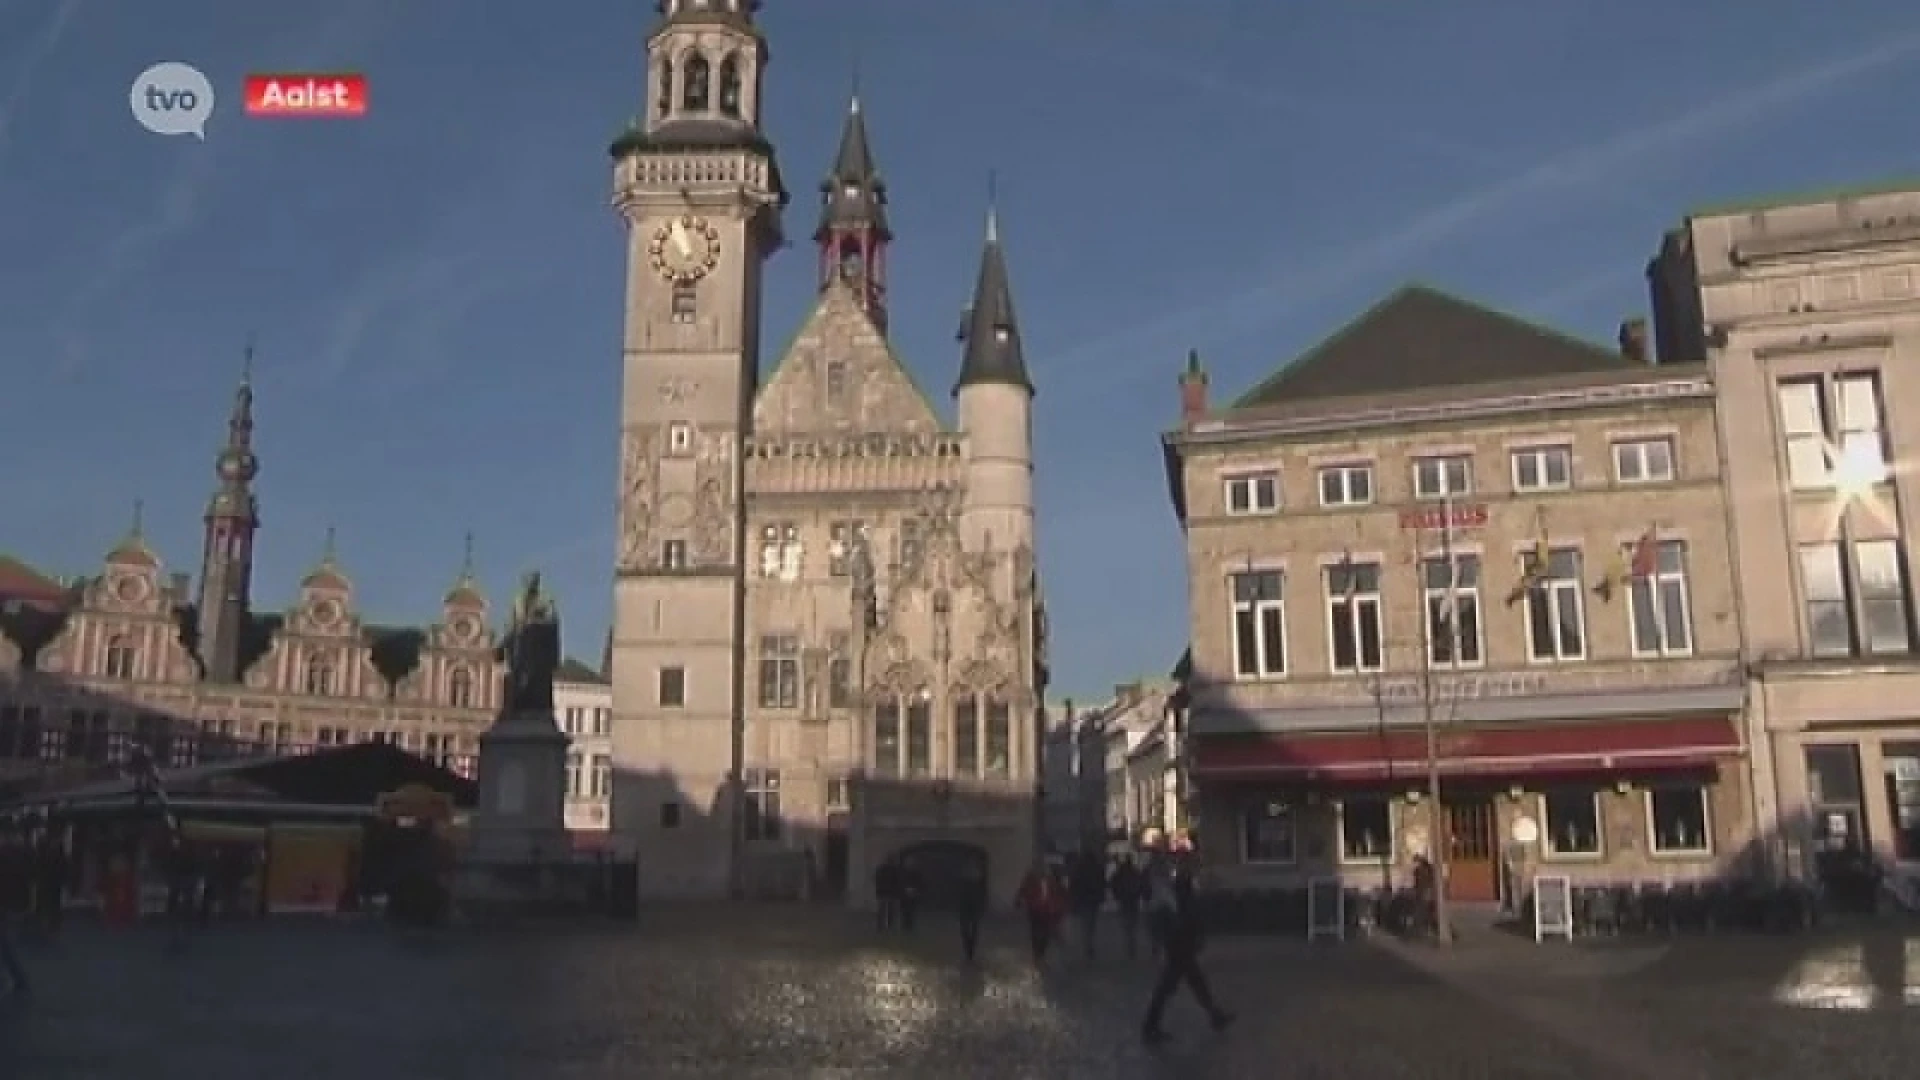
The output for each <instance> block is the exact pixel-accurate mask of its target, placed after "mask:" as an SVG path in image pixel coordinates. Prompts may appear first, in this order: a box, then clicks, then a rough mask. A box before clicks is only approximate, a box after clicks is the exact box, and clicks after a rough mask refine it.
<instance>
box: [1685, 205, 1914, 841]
mask: <svg viewBox="0 0 1920 1080" xmlns="http://www.w3.org/2000/svg"><path fill="white" fill-rule="evenodd" d="M1648 273H1649V277H1650V279H1651V282H1652V286H1653V298H1654V312H1655V328H1656V332H1657V336H1658V338H1659V341H1660V346H1661V349H1662V351H1663V353H1664V354H1666V355H1671V356H1677V357H1679V358H1682V359H1686V360H1690V361H1704V362H1705V363H1706V365H1707V366H1708V367H1709V368H1710V370H1711V371H1712V373H1713V377H1714V380H1715V383H1716V385H1717V387H1718V391H1719V402H1720V416H1721V423H1720V428H1719V442H1720V450H1721V453H1722V456H1723V457H1724V459H1725V461H1726V466H1725V468H1726V485H1727V489H1728V491H1729V493H1730V500H1731V506H1732V518H1731V520H1732V522H1733V543H1732V557H1733V566H1734V568H1735V578H1736V581H1737V583H1738V587H1739V588H1738V594H1739V603H1738V604H1737V605H1736V607H1735V613H1736V615H1737V617H1738V619H1739V621H1740V624H1741V627H1742V632H1743V635H1744V638H1745V641H1746V649H1747V659H1748V661H1749V671H1750V672H1751V674H1752V684H1751V692H1750V694H1749V701H1750V702H1751V706H1750V721H1751V726H1750V730H1749V733H1748V738H1749V740H1750V741H1751V743H1752V746H1753V756H1754V773H1755V778H1756V780H1755V788H1756V794H1757V803H1758V807H1759V822H1760V824H1761V826H1762V828H1763V829H1764V830H1766V831H1767V832H1769V833H1771V834H1774V835H1775V836H1777V837H1778V839H1779V841H1780V842H1779V843H1778V844H1777V845H1775V847H1774V850H1773V854H1775V855H1777V856H1778V857H1779V858H1780V860H1781V861H1780V864H1779V865H1781V866H1782V868H1784V869H1786V870H1787V871H1789V872H1792V873H1803V872H1805V871H1807V870H1809V869H1811V868H1812V864H1813V863H1814V861H1815V860H1814V858H1813V856H1814V855H1815V853H1817V852H1820V851H1825V850H1838V849H1845V848H1848V847H1856V848H1859V849H1861V850H1871V851H1873V852H1876V853H1877V854H1878V855H1879V856H1880V857H1881V859H1882V861H1883V862H1887V863H1898V864H1902V865H1903V866H1904V868H1905V869H1906V871H1907V872H1908V873H1909V874H1915V873H1920V708H1917V707H1916V706H1915V705H1914V702H1916V701H1920V664H1917V663H1916V660H1915V636H1914V631H1915V628H1914V623H1913V619H1914V606H1913V580H1912V574H1913V567H1914V565H1915V554H1914V542H1913V537H1914V536H1915V534H1916V531H1920V498H1916V496H1915V492H1914V490H1913V486H1914V469H1913V464H1912V463H1913V462H1915V461H1920V373H1916V372H1915V370H1914V364H1915V363H1916V362H1920V186H1917V185H1913V184H1911V183H1909V184H1906V185H1902V186H1896V187H1891V188H1882V189H1878V190H1862V191H1857V192H1852V193H1844V194H1839V195H1833V196H1823V197H1818V198H1811V199H1798V200H1778V201H1773V202H1762V203H1754V204H1749V205H1742V206H1729V207H1724V208H1720V209H1714V210H1706V211H1702V212H1698V213H1695V214H1693V215H1691V216H1690V217H1688V218H1687V219H1686V220H1685V221H1684V222H1682V223H1681V225H1680V226H1679V227H1678V228H1676V229H1674V230H1673V231H1672V232H1670V233H1668V234H1667V236H1666V238H1665V240H1664V242H1663V244H1662V245H1661V248H1660V252H1659V254H1658V256H1657V257H1656V258H1655V259H1654V261H1653V263H1652V265H1651V266H1650V268H1649V271H1648Z"/></svg>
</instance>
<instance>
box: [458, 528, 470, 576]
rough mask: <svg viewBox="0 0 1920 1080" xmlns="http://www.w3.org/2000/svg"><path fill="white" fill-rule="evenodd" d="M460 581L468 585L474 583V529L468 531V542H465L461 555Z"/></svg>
mask: <svg viewBox="0 0 1920 1080" xmlns="http://www.w3.org/2000/svg"><path fill="white" fill-rule="evenodd" d="M460 580H461V581H462V582H466V583H471V582H472V581H473V530H472V529H468V530H467V536H466V540H465V541H464V547H463V549H462V551H461V553H460Z"/></svg>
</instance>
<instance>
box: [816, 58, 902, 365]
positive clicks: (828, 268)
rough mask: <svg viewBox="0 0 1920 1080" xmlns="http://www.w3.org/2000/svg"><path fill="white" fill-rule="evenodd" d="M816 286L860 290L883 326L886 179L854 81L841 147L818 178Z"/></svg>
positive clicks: (888, 236)
mask: <svg viewBox="0 0 1920 1080" xmlns="http://www.w3.org/2000/svg"><path fill="white" fill-rule="evenodd" d="M813 239H814V241H815V242H816V243H818V244H819V245H820V288H821V289H822V290H824V289H826V288H827V287H828V286H829V285H831V284H832V283H833V282H834V281H836V280H838V281H844V282H846V283H847V284H848V285H849V286H851V287H853V288H854V289H855V290H856V291H857V292H858V293H859V295H860V299H861V303H862V304H863V305H864V306H865V307H866V309H867V312H868V313H869V314H871V315H872V316H873V319H874V322H876V323H878V324H879V325H880V326H881V327H882V328H885V326H886V295H887V280H886V271H887V267H886V251H887V244H888V243H889V242H891V241H892V240H893V231H892V230H891V229H889V228H888V227H887V183H886V181H885V180H884V179H882V178H881V176H880V170H879V168H878V167H877V166H876V165H875V164H874V161H873V143H872V141H871V140H870V139H868V137H867V119H866V113H865V111H864V110H863V109H862V108H861V104H860V91H859V88H858V87H857V86H856V87H855V88H854V91H853V94H852V95H851V96H850V97H849V98H848V100H847V118H846V121H845V123H844V124H843V125H842V126H841V128H840V149H839V151H838V152H837V153H836V154H834V157H833V168H832V169H831V170H829V171H828V173H827V176H826V179H824V180H822V181H821V182H820V227H819V228H817V229H815V230H814V233H813Z"/></svg>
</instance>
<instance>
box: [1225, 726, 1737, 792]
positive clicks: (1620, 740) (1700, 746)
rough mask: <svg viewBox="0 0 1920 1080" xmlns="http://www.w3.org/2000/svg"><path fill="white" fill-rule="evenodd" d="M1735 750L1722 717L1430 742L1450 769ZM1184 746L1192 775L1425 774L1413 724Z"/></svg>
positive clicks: (1508, 770)
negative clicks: (1436, 745) (1189, 749)
mask: <svg viewBox="0 0 1920 1080" xmlns="http://www.w3.org/2000/svg"><path fill="white" fill-rule="evenodd" d="M1741 750H1742V744H1741V741H1740V735H1739V733H1738V732H1737V731H1735V730H1734V724H1733V719H1732V718H1731V717H1726V716H1694V717H1682V718H1678V719H1672V720H1635V721H1622V722H1610V723H1559V724H1533V725H1529V726H1526V727H1519V726H1514V727H1479V728H1446V729H1442V731H1441V732H1440V743H1439V756H1440V768H1441V771H1442V772H1444V773H1447V774H1449V775H1463V774H1468V775H1492V774H1501V775H1505V774H1514V773H1547V772H1553V773H1572V772H1612V771H1615V770H1626V769H1674V768H1689V767H1699V766H1704V765H1708V764H1711V763H1712V762H1713V761H1714V760H1715V759H1717V758H1723V757H1726V756H1727V755H1729V754H1737V753H1740V752H1741ZM1192 754H1193V772H1194V774H1195V775H1196V776H1212V777H1219V778H1232V777H1243V778H1246V779H1257V778H1266V777H1271V778H1274V779H1282V778H1284V779H1293V780H1316V779H1317V780H1380V779H1386V778H1388V777H1393V776H1400V777H1408V776H1417V775H1420V774H1421V773H1424V772H1425V771H1426V768H1427V737H1426V733H1425V732H1424V731H1422V730H1420V729H1418V728H1414V729H1407V728H1395V729H1392V730H1388V731H1347V732H1339V733H1301V734H1297V735H1293V734H1288V735H1278V734H1262V735H1197V736H1194V738H1193V740H1192Z"/></svg>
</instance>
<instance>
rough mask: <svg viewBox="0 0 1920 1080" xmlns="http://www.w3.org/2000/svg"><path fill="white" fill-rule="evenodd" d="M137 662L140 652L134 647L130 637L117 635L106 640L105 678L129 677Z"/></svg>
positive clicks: (131, 676) (131, 675)
mask: <svg viewBox="0 0 1920 1080" xmlns="http://www.w3.org/2000/svg"><path fill="white" fill-rule="evenodd" d="M139 662H140V653H139V652H138V651H137V650H136V649H134V647H133V641H132V639H130V638H128V637H126V636H124V635H118V636H115V637H113V638H112V639H110V640H109V641H108V642H107V678H109V679H131V678H133V672H134V668H135V667H137V666H138V665H139Z"/></svg>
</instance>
